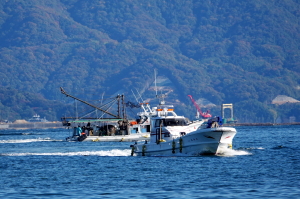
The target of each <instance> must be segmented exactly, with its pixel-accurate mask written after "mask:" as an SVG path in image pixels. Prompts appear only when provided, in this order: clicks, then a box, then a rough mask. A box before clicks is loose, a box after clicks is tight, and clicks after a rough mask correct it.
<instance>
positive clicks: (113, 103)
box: [99, 98, 117, 118]
mask: <svg viewBox="0 0 300 199" xmlns="http://www.w3.org/2000/svg"><path fill="white" fill-rule="evenodd" d="M115 101H117V98H116V99H115V100H113V101H111V103H110V104H111V105H110V106H109V107H108V108H107V109H106V110H105V112H103V114H102V115H101V116H100V117H99V118H102V117H103V116H104V115H105V113H106V112H107V111H108V110H109V109H110V108H111V107H112V106H113V105H114V103H113V102H115Z"/></svg>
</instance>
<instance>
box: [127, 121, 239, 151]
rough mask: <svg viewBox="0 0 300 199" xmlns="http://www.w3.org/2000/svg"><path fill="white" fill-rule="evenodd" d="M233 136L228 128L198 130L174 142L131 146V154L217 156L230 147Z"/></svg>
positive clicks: (233, 131)
mask: <svg viewBox="0 0 300 199" xmlns="http://www.w3.org/2000/svg"><path fill="white" fill-rule="evenodd" d="M235 134H236V130H235V128H230V127H218V128H206V129H199V130H197V131H194V132H191V133H188V134H186V135H184V136H182V137H180V138H176V139H174V141H167V142H160V143H159V144H156V143H149V144H135V145H133V147H134V148H133V154H136V155H138V156H143V155H144V156H165V155H167V156H169V155H175V154H185V155H191V156H197V155H204V154H219V153H223V152H225V151H226V149H228V148H231V147H232V139H233V138H234V136H235Z"/></svg>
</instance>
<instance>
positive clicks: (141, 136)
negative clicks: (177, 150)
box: [66, 133, 150, 142]
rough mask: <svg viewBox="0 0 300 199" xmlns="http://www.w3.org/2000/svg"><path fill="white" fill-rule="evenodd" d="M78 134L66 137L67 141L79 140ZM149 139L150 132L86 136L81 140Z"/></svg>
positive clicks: (131, 140) (133, 140)
mask: <svg viewBox="0 0 300 199" xmlns="http://www.w3.org/2000/svg"><path fill="white" fill-rule="evenodd" d="M78 138H79V136H73V137H68V138H66V140H67V141H79V140H78ZM148 140H150V133H140V134H131V135H115V136H113V135H112V136H87V137H86V138H85V139H84V140H82V141H83V142H138V141H148Z"/></svg>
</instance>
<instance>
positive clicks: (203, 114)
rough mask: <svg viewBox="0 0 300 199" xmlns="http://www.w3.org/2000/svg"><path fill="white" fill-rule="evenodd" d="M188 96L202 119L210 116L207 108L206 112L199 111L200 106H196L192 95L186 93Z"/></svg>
mask: <svg viewBox="0 0 300 199" xmlns="http://www.w3.org/2000/svg"><path fill="white" fill-rule="evenodd" d="M188 97H189V98H190V99H191V101H192V102H193V104H194V106H195V107H196V109H197V111H198V113H199V114H200V115H201V117H202V118H204V119H208V118H211V114H210V113H209V110H207V111H206V112H204V113H203V112H202V111H201V109H200V107H199V106H198V104H197V103H196V102H195V100H194V99H193V97H192V96H191V95H188Z"/></svg>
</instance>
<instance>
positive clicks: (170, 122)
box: [164, 118, 187, 126]
mask: <svg viewBox="0 0 300 199" xmlns="http://www.w3.org/2000/svg"><path fill="white" fill-rule="evenodd" d="M164 125H165V126H186V125H187V123H186V121H185V119H183V118H179V119H164Z"/></svg>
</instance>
